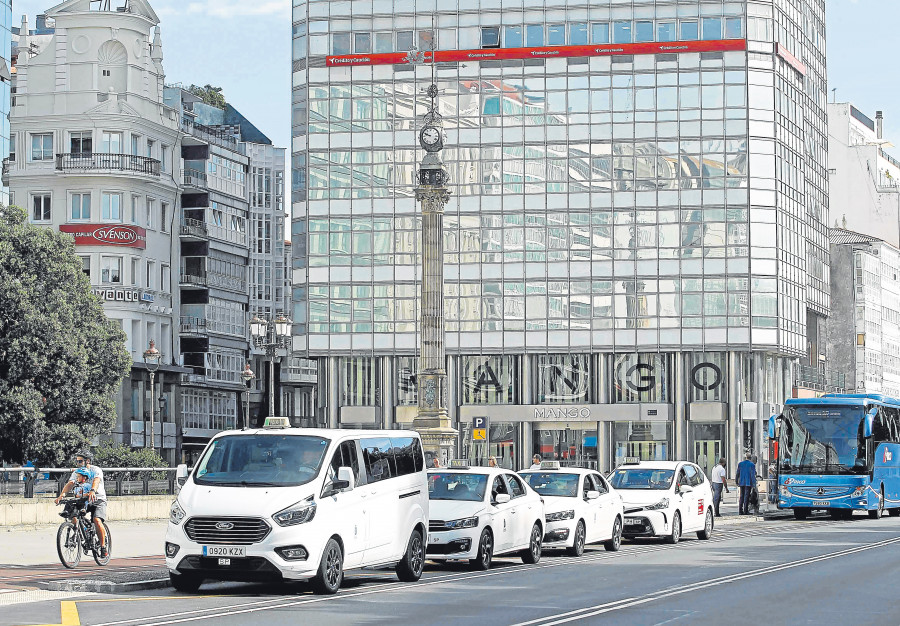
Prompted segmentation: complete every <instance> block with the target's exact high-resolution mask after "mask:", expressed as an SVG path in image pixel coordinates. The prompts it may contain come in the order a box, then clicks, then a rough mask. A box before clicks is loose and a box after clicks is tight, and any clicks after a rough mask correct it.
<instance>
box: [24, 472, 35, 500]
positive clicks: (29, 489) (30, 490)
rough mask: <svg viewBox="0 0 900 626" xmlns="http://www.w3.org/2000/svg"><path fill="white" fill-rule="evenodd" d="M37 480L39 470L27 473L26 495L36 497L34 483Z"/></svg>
mask: <svg viewBox="0 0 900 626" xmlns="http://www.w3.org/2000/svg"><path fill="white" fill-rule="evenodd" d="M36 482H37V472H28V473H27V474H25V497H26V498H33V497H34V485H35V483H36Z"/></svg>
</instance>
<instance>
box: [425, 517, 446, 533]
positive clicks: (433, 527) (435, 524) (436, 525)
mask: <svg viewBox="0 0 900 626" xmlns="http://www.w3.org/2000/svg"><path fill="white" fill-rule="evenodd" d="M428 530H430V531H431V532H438V531H441V530H447V523H446V522H444V520H442V519H433V520H428Z"/></svg>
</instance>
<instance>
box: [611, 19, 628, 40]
mask: <svg viewBox="0 0 900 626" xmlns="http://www.w3.org/2000/svg"><path fill="white" fill-rule="evenodd" d="M613 43H631V22H613Z"/></svg>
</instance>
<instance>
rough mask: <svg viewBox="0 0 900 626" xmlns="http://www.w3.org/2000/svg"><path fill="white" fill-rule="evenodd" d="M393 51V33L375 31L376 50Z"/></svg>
mask: <svg viewBox="0 0 900 626" xmlns="http://www.w3.org/2000/svg"><path fill="white" fill-rule="evenodd" d="M393 51H394V42H393V33H375V52H376V53H379V54H382V53H385V52H393Z"/></svg>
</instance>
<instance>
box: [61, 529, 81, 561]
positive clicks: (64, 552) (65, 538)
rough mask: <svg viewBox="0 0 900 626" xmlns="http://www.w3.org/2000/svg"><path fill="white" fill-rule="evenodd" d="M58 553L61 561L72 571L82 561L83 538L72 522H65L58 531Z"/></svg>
mask: <svg viewBox="0 0 900 626" xmlns="http://www.w3.org/2000/svg"><path fill="white" fill-rule="evenodd" d="M56 553H57V554H58V555H59V561H60V562H61V563H62V564H63V565H65V566H66V567H67V568H69V569H72V568H74V567H75V566H76V565H78V563H79V562H80V561H81V537H79V536H78V529H77V528H76V527H75V524H73V523H72V522H63V523H62V524H60V525H59V530H57V531H56Z"/></svg>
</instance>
